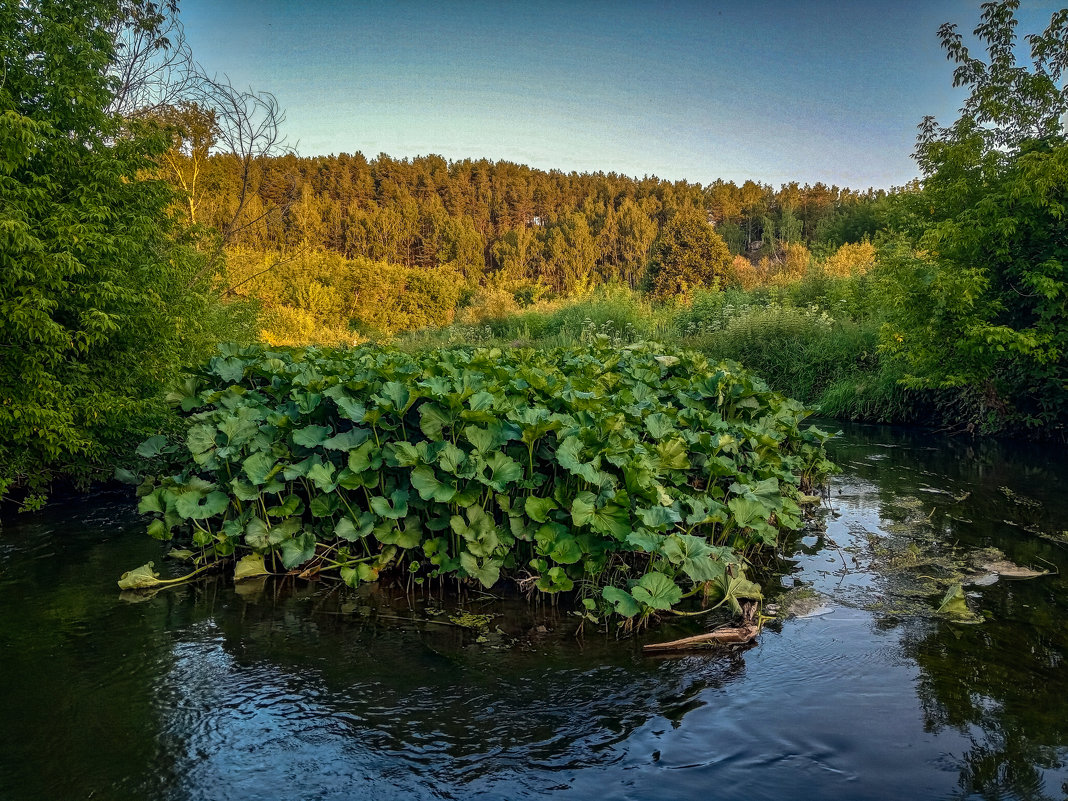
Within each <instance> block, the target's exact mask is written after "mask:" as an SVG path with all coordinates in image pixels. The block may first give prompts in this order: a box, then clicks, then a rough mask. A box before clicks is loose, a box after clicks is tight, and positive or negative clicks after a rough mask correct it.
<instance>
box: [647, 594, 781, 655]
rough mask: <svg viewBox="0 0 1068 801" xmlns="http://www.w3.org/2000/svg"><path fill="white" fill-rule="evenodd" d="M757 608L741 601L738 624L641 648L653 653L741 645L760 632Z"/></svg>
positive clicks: (750, 603)
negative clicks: (740, 622) (740, 615)
mask: <svg viewBox="0 0 1068 801" xmlns="http://www.w3.org/2000/svg"><path fill="white" fill-rule="evenodd" d="M759 609H760V607H759V606H758V605H757V604H756V603H755V602H754V601H743V602H742V624H741V625H740V626H724V627H722V628H718V629H716V630H715V631H710V632H707V633H705V634H697V635H694V636H693V637H683V638H682V639H681V640H672V641H671V642H654V643H649V644H648V645H646V646H644V647H643V648H642V652H643V653H646V654H655V653H663V652H665V651H691V650H696V649H699V648H708V647H710V646H713V645H742V644H744V643H747V642H749V641H751V640H752V639H753V638H754V637H756V636H757V634H759V633H760V624H759V623H758V622H757V618H758V612H759Z"/></svg>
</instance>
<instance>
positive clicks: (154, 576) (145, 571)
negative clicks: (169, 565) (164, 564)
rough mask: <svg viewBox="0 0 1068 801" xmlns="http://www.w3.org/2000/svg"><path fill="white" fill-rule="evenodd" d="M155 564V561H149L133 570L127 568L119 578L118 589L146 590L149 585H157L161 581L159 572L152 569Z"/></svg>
mask: <svg viewBox="0 0 1068 801" xmlns="http://www.w3.org/2000/svg"><path fill="white" fill-rule="evenodd" d="M155 565H156V563H155V562H149V563H148V564H144V565H141V567H137V568H134V569H133V570H127V571H126V572H125V573H123V574H122V577H121V578H119V589H120V590H147V589H149V588H151V587H158V586H159V585H160V584H162V583H163V582H161V581H160V580H159V573H157V572H156V571H155V570H153V569H152V568H153V567H155Z"/></svg>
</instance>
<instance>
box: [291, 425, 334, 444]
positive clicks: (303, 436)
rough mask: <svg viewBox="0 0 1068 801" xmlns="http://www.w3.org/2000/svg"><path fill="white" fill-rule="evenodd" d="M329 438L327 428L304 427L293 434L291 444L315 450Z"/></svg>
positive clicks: (328, 429)
mask: <svg viewBox="0 0 1068 801" xmlns="http://www.w3.org/2000/svg"><path fill="white" fill-rule="evenodd" d="M329 437H330V428H329V427H328V426H316V425H311V426H304V428H298V429H297V430H296V431H294V432H293V442H294V444H296V445H300V446H302V447H304V448H316V447H318V446H319V445H322V444H323V443H324V442H326V440H327V439H328V438H329Z"/></svg>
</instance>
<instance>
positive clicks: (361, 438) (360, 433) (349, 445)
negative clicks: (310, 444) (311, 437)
mask: <svg viewBox="0 0 1068 801" xmlns="http://www.w3.org/2000/svg"><path fill="white" fill-rule="evenodd" d="M370 436H371V432H370V431H368V430H367V429H366V428H353V429H350V430H348V431H342V432H341V433H340V434H335V435H334V436H332V437H330V438H329V439H325V440H323V447H324V448H326V449H327V450H331V451H351V450H352V449H353V448H358V447H359V446H360V445H362V444H363V443H365V442H366V441H367V440H368V438H369V437H370Z"/></svg>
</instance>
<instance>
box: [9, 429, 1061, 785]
mask: <svg viewBox="0 0 1068 801" xmlns="http://www.w3.org/2000/svg"><path fill="white" fill-rule="evenodd" d="M832 450H833V458H835V459H836V460H837V461H838V462H839V463H840V464H841V465H842V466H843V468H844V470H843V473H842V474H841V475H840V476H837V477H836V478H835V479H834V481H833V484H832V486H831V491H830V499H829V503H828V504H827V505H826V508H825V510H824V511H823V513H822V514H821V519H822V525H821V526H816V527H814V528H813V529H812V530H811V531H809V532H806V535H805V536H803V537H799V538H798V539H797V540H796V542H794V543H792V544H791V546H790V548H789V555H788V557H784V558H782V559H781V560H779V562H778V565H777V569H778V570H779V571H780V573H781V576H772V577H771V578H770V581H771V582H773V584H774V585H775V586H778V585H781V587H782V590H783V591H786V590H791V589H795V588H797V587H804V588H812V590H813V591H815V592H818V593H820V596H819V598H818V601H819V603H818V604H817V605H818V606H820V607H821V608H819V609H817V610H816V612H817V614H816V615H815V616H811V617H806V618H802V619H791V620H787V621H785V622H784V623H782V624H781V626H775V627H771V628H769V629H768V630H766V631H765V633H764V634H763V635H762V636H761V638H760V639H759V641H758V643H757V644H756V645H754V646H753V647H750V648H748V649H745V650H727V649H724V650H722V651H718V652H716V653H712V654H696V655H687V656H682V657H674V658H657V659H650V658H647V657H643V656H642V655H641V653H640V645H641V642H642V640H641V639H631V640H623V641H618V640H616V639H614V638H613V637H605V636H603V635H598V634H596V633H592V632H589V631H587V633H586V636H585V637H583V638H581V639H575V638H574V637H572V636H571V634H570V632H571V630H572V629H573V623H572V622H571V621H570V620H569V619H568V617H567V616H566V615H565V614H564V613H562V612H559V611H557V610H553V609H550V608H537V607H533V608H532V607H528V606H526V605H525V604H505V605H488V606H485V607H484V608H481V609H480V611H488V612H490V613H499V614H498V617H497V618H496V619H495V621H494V624H493V625H494V628H496V627H498V626H499V627H500V629H501V631H502V632H503V634H498V633H495V632H494V633H491V634H490V636H488V637H485V638H482V639H483V641H481V642H480V641H478V640H479V638H478V637H477V635H476V634H474V633H471V632H469V631H466V630H464V629H460V628H458V627H455V626H448V625H419V624H415V623H412V622H410V621H408V620H405V619H403V618H405V617H406V616H407V615H406V613H405V610H404V609H403V605H402V607H401V608H400V609H397V608H394V609H385V610H383V609H382V608H381V607H380V604H381V601H380V600H378V599H376V598H374V597H365V596H361V595H358V594H354V593H352V592H351V591H348V590H344V591H339V590H336V589H330V588H329V587H325V586H321V585H320V586H315V585H304V586H298V587H293V586H290V585H285V584H278V583H273V584H264V585H262V586H260V585H252V586H244V587H241V588H239V590H240V591H235V589H234V588H233V587H232V586H231V585H229V584H228V583H227V582H225V581H223V580H219V579H209V580H207V581H204V582H201V583H198V584H195V585H190V586H186V587H182V588H177V589H173V590H168V591H165V592H162V593H159V594H158V595H156V596H153V597H151V598H148V599H146V600H141V601H140V602H137V603H134V602H131V601H129V600H125V599H121V598H120V597H119V593H118V591H117V589H116V587H115V583H114V582H115V578H116V577H117V573H119V572H121V571H122V570H124V569H128V568H130V567H135V566H137V565H139V564H142V563H143V562H145V561H148V560H149V559H155V560H156V561H157V564H158V563H159V562H160V561H161V556H162V551H161V549H160V546H159V544H158V543H156V542H154V541H153V540H151V539H149V538H148V537H146V536H144V535H143V533H142V531H143V529H142V524H141V523H140V522H139V520H138V519H137V515H136V512H135V511H134V509H133V502H132V500H131V498H130V496H129V495H128V494H127V493H125V492H122V491H107V492H98V493H96V494H93V495H91V496H88V497H81V498H69V499H66V500H61V501H59V502H57V503H55V504H53V505H52V506H51V507H50V508H48V509H46V510H44V511H43V512H40V513H37V514H34V515H24V516H20V517H18V518H15V519H9V520H6V521H5V522H4V526H3V529H2V532H0V653H2V658H0V798H3V799H10V801H20V800H21V799H43V798H56V799H86V798H92V799H130V798H155V799H174V800H175V801H178V800H179V799H181V800H183V801H185V800H186V799H190V800H191V799H205V800H207V799H212V800H216V799H217V800H219V801H222V800H223V799H235V800H236V799H273V798H279V799H296V798H301V799H350V798H365V799H394V798H396V799H408V798H441V799H453V798H455V799H468V798H485V799H497V798H500V799H520V798H556V797H558V798H561V799H566V798H592V797H596V798H598V799H604V801H609V800H610V799H638V798H642V799H648V798H672V799H676V798H678V799H685V798H717V799H720V798H722V799H733V798H737V799H743V798H744V799H762V798H776V799H781V798H796V797H810V798H823V799H839V798H840V799H868V798H872V799H875V798H901V797H912V798H917V799H927V798H934V799H949V798H954V799H955V798H983V799H992V798H999V799H1001V798H1005V799H1011V798H1020V799H1042V798H1051V799H1054V798H1057V799H1059V798H1064V797H1065V796H1066V795H1068V702H1066V700H1065V696H1066V691H1068V668H1066V666H1065V665H1064V664H1063V662H1064V658H1065V655H1066V654H1068V628H1066V626H1065V624H1064V620H1065V615H1066V614H1068V585H1066V580H1065V577H1064V573H1065V572H1066V571H1068V550H1066V546H1065V545H1064V544H1062V543H1061V542H1058V541H1057V537H1056V535H1057V534H1058V533H1059V532H1062V531H1064V530H1065V529H1068V503H1066V501H1065V499H1064V497H1063V494H1062V492H1063V490H1062V487H1063V485H1064V479H1065V478H1066V477H1068V464H1066V462H1065V460H1064V457H1062V456H1060V455H1058V454H1057V452H1056V451H1055V450H1053V449H1042V448H1018V449H1013V448H1009V447H1008V446H1005V445H997V444H991V443H985V444H982V445H975V444H974V443H971V442H969V441H964V440H959V439H949V438H944V437H939V436H937V435H932V434H928V433H917V432H908V431H903V430H894V429H881V428H874V427H850V428H848V430H847V431H846V432H845V433H844V434H843V436H842V437H841V438H840V439H839V440H837V441H836V442H835V443H834V444H833V446H832ZM912 540H915V541H916V542H918V543H919V544H920V545H919V546H917V550H918V551H920V552H922V556H921V557H918V558H926V556H927V555H929V554H934V555H936V556H939V557H942V556H954V557H955V556H959V555H961V554H966V553H968V552H970V551H972V550H974V549H979V548H985V547H991V546H992V547H996V548H999V549H1000V550H1001V551H1003V552H1004V553H1005V554H1006V556H1008V557H1009V558H1011V559H1012V560H1014V561H1016V562H1018V563H1020V564H1028V565H1036V566H1041V567H1046V568H1049V569H1052V570H1059V571H1060V574H1058V575H1050V576H1045V577H1042V578H1039V579H1033V580H1030V581H1015V582H1010V581H1006V580H1001V581H998V582H997V583H995V584H993V585H990V586H985V587H973V588H970V591H971V593H972V596H973V597H972V598H971V603H972V604H973V606H974V608H975V609H976V610H977V611H978V612H979V613H980V614H981V615H983V616H984V617H985V621H984V622H983V623H981V624H979V625H959V624H954V623H948V622H945V621H943V620H940V619H938V618H937V617H935V616H934V615H933V614H932V613H933V610H934V608H935V607H936V606H937V605H938V601H939V598H938V597H929V595H925V594H924V593H925V592H928V591H929V590H930V587H925V584H924V582H925V581H926V579H924V578H923V570H922V569H905V570H900V569H895V568H892V563H893V560H894V559H896V558H897V556H895V554H898V555H899V554H900V553H901V548H902V547H903V546H904V544H907V542H909V541H912ZM168 569H169V568H168ZM174 569H175V570H177V569H178V568H177V567H175V568H174ZM772 600H774V599H772ZM417 605H418V606H419V607H420V608H421V609H422V610H423V611H425V607H426V606H428V605H429V606H430V607H434V606H436V605H440V602H439V601H436V600H430V601H429V602H424V601H420V602H419V603H418V604H417ZM394 606H396V603H394ZM376 609H377V611H376ZM397 618H401V619H397ZM671 632H672V630H671V629H668V630H666V631H665V630H661V631H658V632H653V633H652V634H651V635H649V637H650V638H653V639H662V638H664V637H665V636H666V635H669V634H671Z"/></svg>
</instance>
